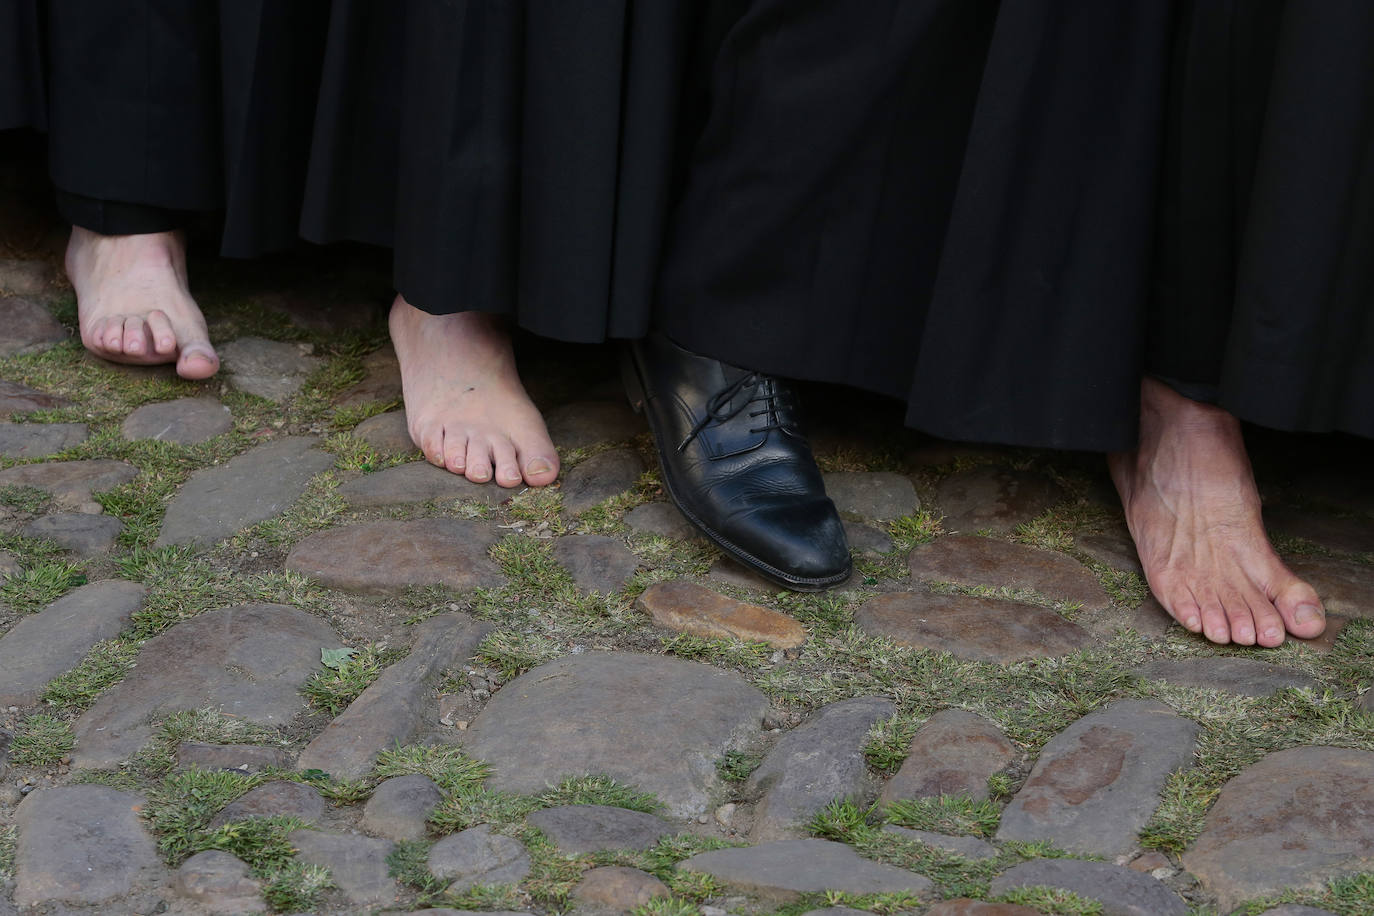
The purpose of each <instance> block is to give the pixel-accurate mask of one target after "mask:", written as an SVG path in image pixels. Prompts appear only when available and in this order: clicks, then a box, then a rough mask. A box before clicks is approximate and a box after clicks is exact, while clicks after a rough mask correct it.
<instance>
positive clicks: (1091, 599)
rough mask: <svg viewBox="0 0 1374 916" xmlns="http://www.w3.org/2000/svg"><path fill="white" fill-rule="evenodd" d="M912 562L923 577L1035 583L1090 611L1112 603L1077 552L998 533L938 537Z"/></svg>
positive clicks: (1042, 591)
mask: <svg viewBox="0 0 1374 916" xmlns="http://www.w3.org/2000/svg"><path fill="white" fill-rule="evenodd" d="M907 565H908V566H909V567H910V568H911V575H912V577H913V578H915V579H919V580H921V581H923V582H949V583H951V584H954V585H964V586H976V585H986V586H992V587H995V588H1016V589H1030V590H1031V591H1033V592H1035V593H1036V594H1039V595H1043V596H1044V597H1046V598H1049V599H1052V600H1055V601H1072V602H1076V603H1078V604H1080V605H1082V606H1083V608H1084V610H1089V611H1092V610H1102V609H1104V608H1106V607H1109V606H1110V605H1111V599H1110V598H1108V597H1107V593H1106V592H1105V591H1103V590H1102V586H1101V584H1100V583H1098V581H1097V577H1096V576H1094V575H1093V574H1092V573H1091V572H1090V571H1089V570H1088V568H1087V567H1086V566H1084V565H1083V564H1082V563H1079V562H1078V561H1077V560H1075V559H1074V558H1073V557H1071V556H1068V555H1067V554H1063V553H1058V552H1056V551H1053V550H1041V549H1040V548H1038V547H1031V546H1028V545H1026V544H1013V543H1012V542H1010V541H1002V540H997V539H996V538H986V537H976V536H970V535H962V536H961V535H955V536H951V537H943V538H936V539H935V540H933V541H931V542H930V543H928V544H922V545H920V546H919V547H917V548H916V549H914V550H912V551H911V554H910V556H908V557H907Z"/></svg>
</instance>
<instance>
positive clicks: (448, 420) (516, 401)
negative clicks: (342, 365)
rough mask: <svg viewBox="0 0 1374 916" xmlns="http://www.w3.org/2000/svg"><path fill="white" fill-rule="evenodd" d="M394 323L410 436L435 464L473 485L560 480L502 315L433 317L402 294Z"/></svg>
mask: <svg viewBox="0 0 1374 916" xmlns="http://www.w3.org/2000/svg"><path fill="white" fill-rule="evenodd" d="M390 325H391V340H392V343H393V344H394V345H395V347H396V357H397V359H398V360H399V361H400V363H401V390H402V392H403V394H404V395H405V402H406V420H407V423H408V425H409V427H410V438H411V439H413V440H414V441H415V444H416V445H418V446H419V447H420V449H421V450H422V451H423V452H424V453H425V457H426V458H427V459H429V461H430V462H431V463H432V464H436V465H438V466H439V467H446V468H448V469H449V470H450V471H452V472H453V473H455V474H462V475H464V476H465V477H467V479H468V480H471V481H472V482H473V483H486V482H487V481H488V480H491V479H492V477H493V475H494V476H495V478H496V482H497V483H498V484H500V485H501V486H503V487H515V486H519V485H520V484H521V483H522V482H523V483H525V484H528V485H529V486H532V487H542V486H545V485H546V484H550V483H553V482H554V480H555V479H556V478H557V477H558V452H557V451H555V450H554V447H553V442H552V440H550V439H549V433H548V430H547V429H545V428H544V418H543V417H541V416H540V415H539V410H538V408H536V407H535V406H534V404H533V403H532V402H531V401H530V398H529V395H527V394H526V393H525V386H524V385H522V384H521V383H520V376H519V374H518V373H517V372H516V370H515V354H514V353H513V352H512V350H511V341H510V335H509V334H508V333H506V331H505V329H504V327H503V325H502V322H501V320H500V319H499V318H498V317H497V316H494V315H489V314H485V313H482V312H458V313H457V314H453V315H431V314H429V313H427V312H422V311H421V310H419V309H417V308H415V307H414V306H413V305H411V304H410V303H409V302H406V301H405V299H404V298H402V297H401V296H397V297H396V301H395V302H394V303H393V304H392V306H391V319H390Z"/></svg>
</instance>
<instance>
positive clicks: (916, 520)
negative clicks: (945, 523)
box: [887, 509, 943, 556]
mask: <svg viewBox="0 0 1374 916" xmlns="http://www.w3.org/2000/svg"><path fill="white" fill-rule="evenodd" d="M942 531H943V529H942V528H941V527H940V519H939V517H937V516H936V515H934V514H932V513H930V512H928V511H926V510H925V509H922V510H920V511H919V512H916V513H915V514H914V515H903V516H902V517H901V518H895V519H893V520H892V521H890V522H888V523H887V533H888V534H889V535H890V536H891V537H892V549H893V551H895V552H896V553H899V554H901V555H902V556H906V554H908V553H910V552H911V549H912V548H913V547H916V546H917V545H919V544H925V543H928V542H930V541H933V540H935V538H936V537H938V536H939V535H940V534H941V532H942Z"/></svg>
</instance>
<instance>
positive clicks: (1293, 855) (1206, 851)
mask: <svg viewBox="0 0 1374 916" xmlns="http://www.w3.org/2000/svg"><path fill="white" fill-rule="evenodd" d="M1183 867H1184V868H1186V869H1187V870H1188V871H1189V872H1191V873H1193V874H1194V875H1196V876H1197V878H1198V880H1199V881H1200V882H1201V883H1202V886H1203V888H1204V889H1206V890H1207V891H1208V892H1209V893H1211V894H1214V895H1215V896H1216V898H1217V903H1218V906H1219V908H1220V909H1221V911H1222V912H1230V911H1231V909H1232V908H1233V907H1235V906H1236V905H1237V904H1239V903H1240V902H1241V901H1243V900H1249V899H1252V898H1255V897H1264V896H1267V895H1269V894H1277V893H1278V892H1279V891H1281V890H1283V889H1286V888H1294V889H1297V890H1318V889H1319V888H1321V887H1322V886H1323V885H1325V884H1326V882H1328V881H1329V880H1331V879H1332V878H1336V877H1340V876H1342V875H1350V874H1356V873H1359V872H1367V871H1370V870H1374V753H1370V752H1369V751H1357V750H1348V749H1346V748H1336V747H1298V748H1292V749H1290V750H1286V751H1278V752H1276V753H1273V754H1270V755H1269V756H1267V757H1265V758H1264V759H1263V760H1260V761H1259V762H1258V763H1255V764H1252V765H1251V766H1249V767H1247V768H1246V769H1244V770H1242V771H1241V773H1240V775H1238V776H1236V777H1235V778H1233V779H1232V780H1231V781H1230V782H1228V783H1227V784H1226V785H1225V786H1223V787H1222V790H1221V793H1220V795H1218V796H1217V800H1216V803H1215V804H1213V805H1212V808H1211V810H1210V811H1208V812H1207V821H1206V824H1205V826H1204V827H1203V830H1202V834H1201V835H1200V836H1198V838H1197V840H1196V841H1195V842H1194V843H1193V845H1192V847H1191V848H1189V849H1188V850H1187V851H1186V852H1185V853H1184V854H1183Z"/></svg>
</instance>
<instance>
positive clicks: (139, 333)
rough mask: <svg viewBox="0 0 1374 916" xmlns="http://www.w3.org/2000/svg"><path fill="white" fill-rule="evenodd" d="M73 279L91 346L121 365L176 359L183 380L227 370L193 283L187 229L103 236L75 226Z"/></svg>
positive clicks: (70, 257)
mask: <svg viewBox="0 0 1374 916" xmlns="http://www.w3.org/2000/svg"><path fill="white" fill-rule="evenodd" d="M67 276H68V277H69V278H71V281H72V286H73V287H74V288H75V289H76V308H77V315H78V319H79V323H80V325H81V342H82V343H84V344H85V345H86V349H87V350H90V351H91V352H92V353H94V354H96V355H97V356H100V357H103V358H105V359H108V360H113V361H115V362H117V363H135V364H138V365H152V364H157V363H176V367H177V375H180V376H181V377H182V378H189V379H200V378H209V377H210V376H212V375H214V374H215V372H216V371H218V370H219V356H217V355H216V354H215V348H214V347H212V346H210V336H209V334H208V333H207V332H206V330H205V318H204V317H203V316H202V315H201V313H200V307H199V306H198V305H196V301H195V300H194V299H192V298H191V290H190V288H189V286H188V284H187V280H186V243H185V241H184V239H183V238H182V236H181V233H179V232H154V233H148V234H146V235H100V234H99V233H96V232H91V231H90V230H89V229H82V228H81V227H79V226H75V227H73V228H72V237H71V240H70V241H69V242H68V243H67Z"/></svg>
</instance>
